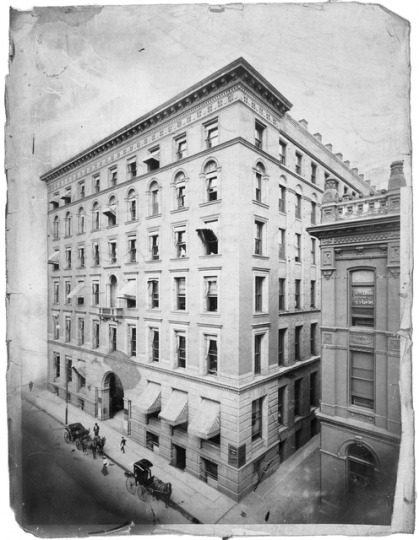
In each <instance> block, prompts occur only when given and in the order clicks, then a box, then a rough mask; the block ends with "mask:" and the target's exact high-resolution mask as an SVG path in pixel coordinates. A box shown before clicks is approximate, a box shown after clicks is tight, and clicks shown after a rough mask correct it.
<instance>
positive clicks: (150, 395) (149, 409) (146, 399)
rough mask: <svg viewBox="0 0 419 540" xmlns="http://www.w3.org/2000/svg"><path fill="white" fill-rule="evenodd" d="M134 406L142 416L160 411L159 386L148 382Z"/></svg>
mask: <svg viewBox="0 0 419 540" xmlns="http://www.w3.org/2000/svg"><path fill="white" fill-rule="evenodd" d="M135 406H136V407H137V408H138V409H139V410H140V411H141V412H142V413H144V414H151V413H155V412H159V411H160V410H161V387H160V385H159V384H156V383H152V382H149V383H148V384H147V388H146V389H145V390H144V392H143V393H142V394H141V396H140V398H139V399H138V400H137V401H136V403H135Z"/></svg>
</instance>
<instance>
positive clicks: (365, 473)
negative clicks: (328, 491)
mask: <svg viewBox="0 0 419 540" xmlns="http://www.w3.org/2000/svg"><path fill="white" fill-rule="evenodd" d="M348 475H349V477H348V487H349V491H350V492H352V493H354V492H362V493H364V494H365V493H366V492H368V491H370V490H373V489H374V488H375V487H376V462H375V458H374V456H373V454H372V452H371V451H370V450H368V448H367V447H366V446H363V445H360V444H351V445H350V446H349V447H348Z"/></svg>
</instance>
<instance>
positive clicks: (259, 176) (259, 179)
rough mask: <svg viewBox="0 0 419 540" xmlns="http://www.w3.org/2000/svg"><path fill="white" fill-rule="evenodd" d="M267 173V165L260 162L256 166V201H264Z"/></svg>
mask: <svg viewBox="0 0 419 540" xmlns="http://www.w3.org/2000/svg"><path fill="white" fill-rule="evenodd" d="M265 174H266V172H265V167H264V166H263V164H262V163H260V162H258V163H257V164H256V167H255V201H258V202H262V197H263V177H264V175H265Z"/></svg>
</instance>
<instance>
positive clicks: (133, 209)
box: [128, 189, 137, 221]
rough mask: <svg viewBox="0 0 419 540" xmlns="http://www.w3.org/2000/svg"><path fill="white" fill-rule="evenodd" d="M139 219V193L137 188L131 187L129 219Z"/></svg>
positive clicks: (129, 193)
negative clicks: (136, 190)
mask: <svg viewBox="0 0 419 540" xmlns="http://www.w3.org/2000/svg"><path fill="white" fill-rule="evenodd" d="M136 219H137V194H136V192H135V189H130V190H129V192H128V221H135V220H136Z"/></svg>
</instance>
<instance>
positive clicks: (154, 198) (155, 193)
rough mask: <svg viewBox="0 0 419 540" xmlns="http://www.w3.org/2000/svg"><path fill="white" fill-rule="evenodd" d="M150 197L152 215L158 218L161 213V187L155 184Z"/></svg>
mask: <svg viewBox="0 0 419 540" xmlns="http://www.w3.org/2000/svg"><path fill="white" fill-rule="evenodd" d="M150 197H151V201H150V203H151V208H150V215H151V216H157V215H158V214H159V212H160V209H159V187H158V185H157V183H156V182H154V183H153V186H152V189H151V190H150Z"/></svg>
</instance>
